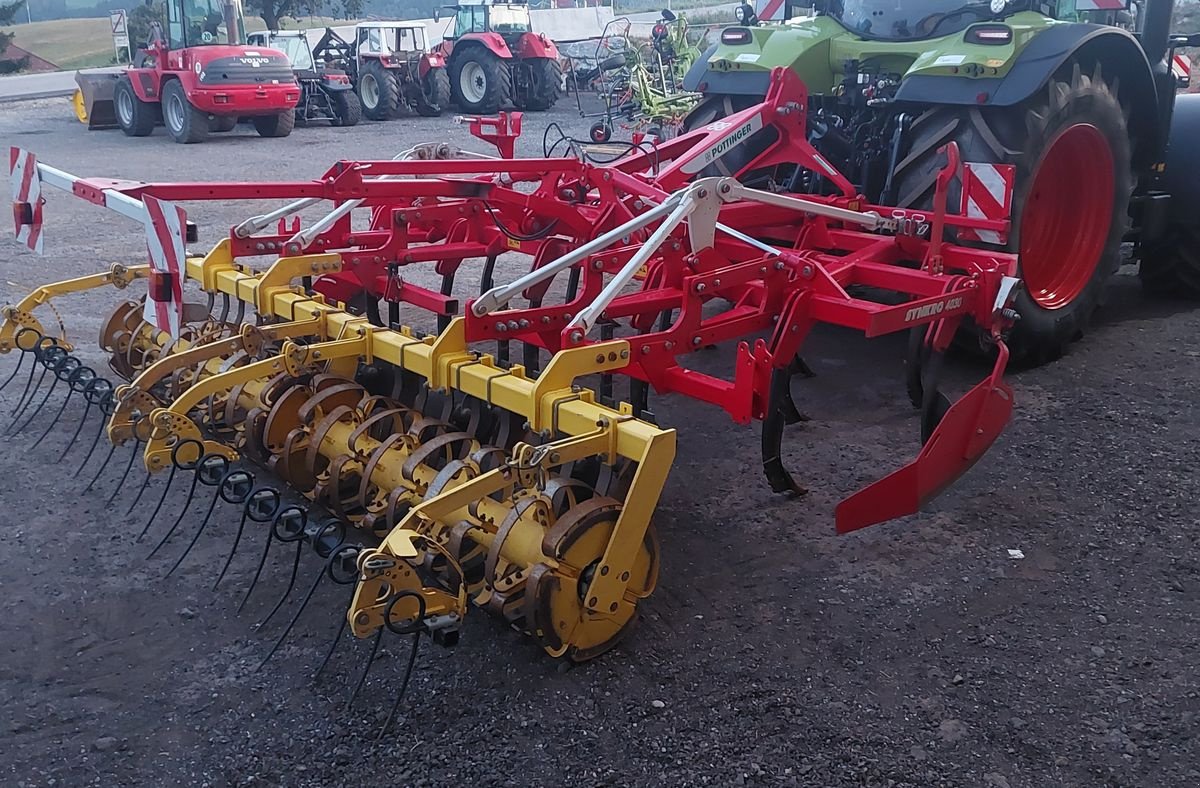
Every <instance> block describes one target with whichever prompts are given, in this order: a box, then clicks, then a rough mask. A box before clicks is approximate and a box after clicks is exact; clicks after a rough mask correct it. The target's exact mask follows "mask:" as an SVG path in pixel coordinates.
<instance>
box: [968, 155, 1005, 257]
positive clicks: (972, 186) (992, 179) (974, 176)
mask: <svg viewBox="0 0 1200 788" xmlns="http://www.w3.org/2000/svg"><path fill="white" fill-rule="evenodd" d="M1016 170H1017V168H1016V167H1014V166H1013V165H1011V164H982V163H977V162H966V163H965V164H964V165H963V175H962V184H963V188H962V205H961V206H959V213H960V214H962V215H963V216H967V217H969V218H972V219H995V220H997V221H1004V220H1005V219H1008V218H1009V216H1010V215H1011V213H1012V198H1013V181H1014V180H1015V178H1016ZM958 238H959V240H962V241H979V242H980V243H985V244H995V245H997V246H1003V245H1004V244H1006V243H1008V234H1007V233H1001V232H996V231H995V230H973V229H971V228H969V227H964V228H962V229H960V230H959V231H958Z"/></svg>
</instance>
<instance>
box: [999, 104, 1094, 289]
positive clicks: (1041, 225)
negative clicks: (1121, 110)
mask: <svg viewBox="0 0 1200 788" xmlns="http://www.w3.org/2000/svg"><path fill="white" fill-rule="evenodd" d="M1115 183H1116V178H1115V176H1114V174H1113V156H1112V151H1111V150H1110V149H1109V147H1108V141H1107V140H1106V139H1105V137H1104V135H1103V134H1102V133H1100V130H1099V129H1097V128H1096V127H1095V126H1093V125H1092V124H1090V123H1076V124H1075V125H1073V126H1068V127H1067V128H1065V129H1063V130H1062V131H1061V132H1059V134H1058V136H1057V137H1055V138H1054V140H1053V142H1051V143H1050V147H1049V148H1048V149H1047V150H1046V152H1045V154H1043V155H1042V160H1041V161H1040V162H1038V167H1037V171H1036V172H1035V173H1034V176H1033V187H1032V188H1031V189H1030V190H1029V195H1028V197H1026V198H1025V207H1024V208H1023V209H1022V211H1021V243H1020V247H1021V248H1020V255H1021V273H1022V275H1023V276H1024V277H1025V288H1026V290H1027V291H1028V293H1029V296H1030V297H1031V298H1032V299H1033V301H1034V303H1036V304H1037V305H1038V306H1040V307H1042V308H1043V309H1061V308H1062V307H1065V306H1067V305H1068V304H1070V303H1071V302H1072V301H1074V300H1075V298H1076V297H1078V295H1079V294H1080V293H1081V292H1083V289H1084V288H1085V287H1087V283H1088V282H1089V281H1090V280H1091V278H1092V273H1093V272H1094V271H1095V270H1096V263H1097V261H1098V258H1099V256H1100V253H1101V251H1102V250H1103V249H1104V246H1105V244H1106V242H1107V240H1108V231H1109V228H1110V226H1111V225H1112V211H1113V192H1114V188H1115Z"/></svg>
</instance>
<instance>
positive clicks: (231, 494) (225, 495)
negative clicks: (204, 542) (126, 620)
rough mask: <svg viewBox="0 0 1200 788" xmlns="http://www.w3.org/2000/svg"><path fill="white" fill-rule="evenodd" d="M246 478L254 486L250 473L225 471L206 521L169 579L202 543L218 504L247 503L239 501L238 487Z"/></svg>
mask: <svg viewBox="0 0 1200 788" xmlns="http://www.w3.org/2000/svg"><path fill="white" fill-rule="evenodd" d="M246 478H249V479H250V483H251V484H253V480H254V477H253V476H252V475H251V474H250V473H249V472H248V471H243V470H241V469H238V470H227V471H225V474H224V475H223V476H222V477H221V481H220V483H219V484H217V488H216V491H215V492H214V493H213V499H212V503H210V504H209V505H208V511H207V512H206V513H205V515H204V519H203V520H201V521H200V527H199V528H197V529H196V533H195V534H194V535H193V536H192V541H191V542H189V543H188V546H187V549H186V550H184V551H183V555H181V556H179V560H177V561H176V562H175V565H174V566H172V567H171V569H170V571H168V572H167V574H166V576H167V577H170V576H171V575H172V574H174V572H175V570H176V569H178V568H179V567H180V565H181V564H183V559H185V558H187V557H188V554H189V553H191V552H192V548H194V547H195V546H196V542H198V541H200V535H201V534H202V533H204V529H205V528H206V527H208V522H209V520H211V519H212V513H213V510H214V509H216V508H217V503H218V502H219V501H225V502H226V503H244V502H245V500H244V499H243V500H238V498H237V496H238V495H239V494H240V491H239V489H238V485H239V484H241V483H242V480H243V479H246ZM231 479H237V480H238V481H237V482H235V483H234V486H233V487H231V488H229V489H228V490H227V489H226V485H227V484H229V483H230V480H231Z"/></svg>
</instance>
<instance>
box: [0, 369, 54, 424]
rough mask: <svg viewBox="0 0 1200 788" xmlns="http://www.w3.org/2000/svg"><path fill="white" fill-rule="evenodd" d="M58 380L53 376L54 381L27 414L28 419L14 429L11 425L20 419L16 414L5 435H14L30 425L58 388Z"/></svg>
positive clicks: (30, 399) (19, 415)
mask: <svg viewBox="0 0 1200 788" xmlns="http://www.w3.org/2000/svg"><path fill="white" fill-rule="evenodd" d="M58 380H59V377H58V375H57V374H56V375H55V376H54V380H52V381H50V388H48V389H46V396H44V397H42V401H41V402H39V403H38V404H37V407H35V408H34V409H33V412H32V413H30V414H29V418H27V419H25V421H24V422H23V423H22V424H21V426H20V427H16V428H14V427H13V424H16V423H17V420H18V419H20V418H21V414H19V413H18V414H17V416H16V418H14V419H13V424H10V425H9V428H8V431H7V432H5V433H4V434H5V435H16V434H17V433H19V432H21V431H22V430H23V429H25V428H26V427H28V426H29V425H30V423H31V422H32V421H33V420H34V419H36V418H37V415H38V414H39V413H41V412H42V408H44V407H46V403H47V402H49V401H50V395H51V394H53V393H54V389H55V388H57V387H58ZM38 385H41V384H38ZM29 401H30V402H33V397H30V398H29Z"/></svg>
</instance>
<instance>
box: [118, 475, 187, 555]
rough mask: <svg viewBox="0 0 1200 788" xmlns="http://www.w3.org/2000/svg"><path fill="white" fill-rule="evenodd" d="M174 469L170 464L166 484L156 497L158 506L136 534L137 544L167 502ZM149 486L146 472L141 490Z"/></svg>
mask: <svg viewBox="0 0 1200 788" xmlns="http://www.w3.org/2000/svg"><path fill="white" fill-rule="evenodd" d="M175 469H176V466H175V465H174V464H173V463H172V465H171V472H170V473H169V474H167V483H166V484H165V485H164V486H163V491H162V495H160V496H159V497H158V505H157V506H155V507H154V511H153V512H151V513H150V517H149V519H147V520H146V524H145V525H144V526H142V532H141V533H140V534H138V538H137V540H136V541H139V542H140V541H142V539H143V538H144V537H145V536H146V532H147V531H149V530H150V524H151V523H153V522H154V518H155V517H158V512H159V510H161V509H162V505H163V502H165V501H166V500H167V493H168V492H170V491H171V482H173V481H175ZM149 484H150V472H149V471H146V481H144V482H143V483H142V490H145V489H146V486H147V485H149ZM138 497H139V498H140V497H142V494H141V493H138ZM135 503H136V501H135ZM129 511H130V512H131V511H133V507H132V506H131V507H129ZM128 513H129V512H126V514H128Z"/></svg>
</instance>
